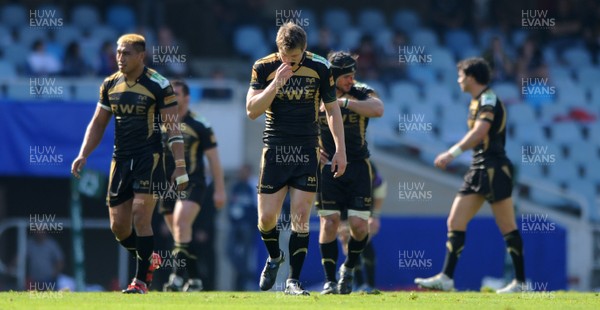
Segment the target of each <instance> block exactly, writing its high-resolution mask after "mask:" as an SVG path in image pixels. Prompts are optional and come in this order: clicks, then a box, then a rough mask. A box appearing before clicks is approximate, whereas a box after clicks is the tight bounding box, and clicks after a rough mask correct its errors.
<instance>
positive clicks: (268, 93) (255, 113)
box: [246, 63, 294, 120]
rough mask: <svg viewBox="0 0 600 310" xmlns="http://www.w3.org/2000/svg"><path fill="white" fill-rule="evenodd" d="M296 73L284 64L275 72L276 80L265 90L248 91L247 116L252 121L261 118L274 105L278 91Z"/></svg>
mask: <svg viewBox="0 0 600 310" xmlns="http://www.w3.org/2000/svg"><path fill="white" fill-rule="evenodd" d="M293 74H294V72H293V71H292V67H291V66H290V65H288V64H287V63H282V64H281V66H279V68H277V71H276V72H275V79H274V80H273V82H271V84H269V86H267V88H265V89H252V88H250V89H248V94H247V95H246V114H247V115H248V117H249V118H250V119H252V120H255V119H256V118H258V117H259V116H261V115H262V114H263V113H265V111H266V110H267V109H268V108H269V107H270V106H271V104H272V103H273V99H275V95H276V94H277V91H278V90H279V89H280V88H281V87H282V86H283V85H285V83H287V81H288V80H289V79H290V77H292V75H293Z"/></svg>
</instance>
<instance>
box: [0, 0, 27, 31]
mask: <svg viewBox="0 0 600 310" xmlns="http://www.w3.org/2000/svg"><path fill="white" fill-rule="evenodd" d="M28 17H29V15H28V12H27V9H25V7H24V6H23V5H20V4H9V5H6V6H4V8H2V19H1V20H2V24H4V25H5V26H7V27H9V28H20V27H25V26H28Z"/></svg>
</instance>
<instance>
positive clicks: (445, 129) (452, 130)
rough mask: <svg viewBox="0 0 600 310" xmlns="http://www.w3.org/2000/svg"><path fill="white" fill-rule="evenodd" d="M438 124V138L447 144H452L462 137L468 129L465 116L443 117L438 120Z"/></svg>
mask: <svg viewBox="0 0 600 310" xmlns="http://www.w3.org/2000/svg"><path fill="white" fill-rule="evenodd" d="M457 115H458V113H457ZM438 126H439V127H440V130H439V134H440V140H441V141H443V142H444V143H446V144H448V145H452V144H455V143H457V142H458V141H460V139H462V137H464V135H465V134H466V133H467V130H468V128H467V122H466V118H462V119H461V118H459V117H454V118H448V117H444V118H442V119H441V120H440V122H439V123H438Z"/></svg>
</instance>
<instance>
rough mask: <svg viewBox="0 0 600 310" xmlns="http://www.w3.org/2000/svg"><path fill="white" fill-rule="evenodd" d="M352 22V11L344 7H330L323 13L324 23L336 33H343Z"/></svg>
mask: <svg viewBox="0 0 600 310" xmlns="http://www.w3.org/2000/svg"><path fill="white" fill-rule="evenodd" d="M351 23H352V21H351V18H350V13H349V12H348V11H347V10H346V9H343V8H336V9H329V10H327V11H325V13H324V14H323V25H324V26H325V27H327V28H328V29H329V30H331V31H332V32H334V33H336V34H341V33H343V32H344V31H345V30H346V28H347V27H349V26H350V25H351Z"/></svg>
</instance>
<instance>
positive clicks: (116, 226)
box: [110, 221, 131, 240]
mask: <svg viewBox="0 0 600 310" xmlns="http://www.w3.org/2000/svg"><path fill="white" fill-rule="evenodd" d="M110 230H111V231H112V233H113V234H114V235H115V237H116V238H117V239H118V240H123V239H125V238H127V237H128V236H129V235H130V234H131V224H129V225H127V224H126V223H121V222H117V221H113V222H112V223H110Z"/></svg>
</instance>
